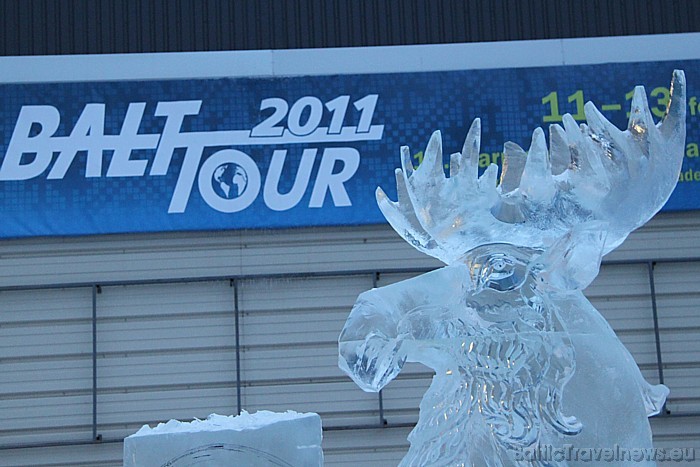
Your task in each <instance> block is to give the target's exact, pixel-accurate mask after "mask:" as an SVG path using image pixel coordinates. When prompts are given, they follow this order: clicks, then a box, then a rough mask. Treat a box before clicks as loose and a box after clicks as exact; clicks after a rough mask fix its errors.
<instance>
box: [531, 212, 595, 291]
mask: <svg viewBox="0 0 700 467" xmlns="http://www.w3.org/2000/svg"><path fill="white" fill-rule="evenodd" d="M606 225H607V224H606V223H604V222H598V221H593V222H586V223H583V224H578V225H577V226H575V227H573V228H572V229H571V230H569V231H568V232H567V233H566V234H565V235H564V236H563V237H561V238H559V240H557V241H556V242H554V244H553V245H552V246H550V247H549V248H547V250H545V252H544V253H542V255H541V256H540V257H539V258H537V259H536V260H535V263H536V264H537V267H538V268H540V273H539V276H540V281H541V282H542V283H543V284H546V285H547V286H549V287H552V288H554V289H560V290H582V289H585V288H586V287H588V285H589V284H590V283H591V282H593V279H595V278H596V276H597V275H598V271H599V270H600V261H601V259H602V257H603V248H604V246H605V237H606V232H607V229H606Z"/></svg>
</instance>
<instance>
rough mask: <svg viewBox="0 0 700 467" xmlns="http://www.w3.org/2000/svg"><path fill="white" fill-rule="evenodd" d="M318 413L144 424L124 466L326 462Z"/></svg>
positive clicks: (128, 444) (130, 442)
mask: <svg viewBox="0 0 700 467" xmlns="http://www.w3.org/2000/svg"><path fill="white" fill-rule="evenodd" d="M321 439H322V432H321V418H320V417H319V416H318V415H317V414H315V413H297V412H293V411H287V412H285V413H275V412H269V411H264V410H263V411H259V412H256V413H252V414H251V413H248V412H246V411H243V412H242V413H241V414H240V415H238V416H235V417H234V416H225V415H217V414H212V415H210V416H209V417H207V419H206V420H197V419H195V420H193V421H191V422H180V421H178V420H170V421H169V422H167V423H160V424H158V425H157V426H155V427H154V428H151V427H149V426H148V425H144V426H143V427H142V428H141V429H140V430H139V431H137V432H136V433H134V434H133V435H131V436H129V437H127V438H126V439H125V440H124V467H137V466H138V467H151V466H152V467H158V466H161V467H170V466H172V467H177V466H183V467H184V466H191V465H198V466H210V467H218V466H230V465H245V466H260V467H263V466H265V467H267V466H284V467H289V466H293V467H302V466H303V467H319V466H323V451H322V450H321Z"/></svg>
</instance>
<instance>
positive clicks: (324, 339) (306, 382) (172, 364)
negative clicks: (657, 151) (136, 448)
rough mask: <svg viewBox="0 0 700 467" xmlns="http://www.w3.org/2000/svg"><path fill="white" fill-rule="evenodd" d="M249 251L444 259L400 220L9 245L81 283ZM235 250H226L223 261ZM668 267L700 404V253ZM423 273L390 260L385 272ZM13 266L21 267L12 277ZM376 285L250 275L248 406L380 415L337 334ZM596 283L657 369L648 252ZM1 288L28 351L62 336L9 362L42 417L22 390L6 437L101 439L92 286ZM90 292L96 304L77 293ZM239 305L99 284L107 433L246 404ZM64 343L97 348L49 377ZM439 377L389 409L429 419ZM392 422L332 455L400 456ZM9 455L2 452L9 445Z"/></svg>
mask: <svg viewBox="0 0 700 467" xmlns="http://www.w3.org/2000/svg"><path fill="white" fill-rule="evenodd" d="M698 223H700V218H698V215H697V214H696V213H685V214H668V215H663V216H660V217H659V218H657V219H655V220H654V221H653V222H652V223H651V224H650V225H649V227H647V228H645V229H643V231H642V232H640V233H638V234H633V237H631V238H630V242H629V243H628V244H626V245H625V246H623V247H622V250H623V252H622V256H625V255H627V256H628V257H635V256H640V255H641V256H644V255H651V254H653V255H655V256H660V257H663V256H668V257H674V256H679V255H680V254H681V253H682V252H684V251H685V252H687V251H688V250H683V247H682V245H681V247H678V246H676V245H677V243H678V242H676V244H674V243H673V242H670V241H668V239H672V238H673V239H678V238H680V237H683V236H685V237H686V240H685V241H687V242H688V244H692V243H693V242H694V241H696V239H697V238H698V235H699V234H698V232H697V231H698V229H697V226H698ZM635 238H636V239H635ZM665 239H666V240H665ZM680 243H681V244H683V242H680ZM649 244H651V246H650V245H649ZM627 245H629V246H627ZM236 248H241V251H245V252H246V253H240V252H237V253H234V254H231V253H230V251H231V249H236ZM239 254H243V255H244V256H245V258H246V259H245V261H243V263H240V264H239V266H237V267H236V268H233V269H234V270H235V271H238V272H239V273H248V272H250V271H255V272H258V273H275V272H280V271H290V272H291V271H294V270H296V271H301V270H307V271H317V272H320V271H323V270H331V269H338V268H343V267H346V268H348V269H353V268H355V269H361V270H371V269H372V268H373V267H378V268H382V267H387V265H390V266H391V267H401V266H404V267H407V266H417V265H421V264H422V265H425V266H426V267H427V266H428V265H437V263H436V262H433V261H432V260H429V259H428V260H426V259H425V258H423V257H421V256H420V255H419V254H418V253H415V252H413V250H412V249H411V248H410V247H407V246H406V245H404V243H403V242H402V241H401V240H400V239H398V237H396V236H395V234H393V233H392V232H391V231H390V230H389V229H387V228H386V227H368V228H353V229H309V230H304V231H299V230H294V231H275V232H252V233H222V234H219V235H217V236H215V237H212V236H211V235H210V234H206V233H202V234H196V233H193V234H181V235H180V234H178V235H148V236H139V235H136V236H109V237H95V238H80V239H60V240H59V239H56V240H52V239H41V240H22V241H11V242H4V243H3V244H0V257H2V258H3V259H2V261H3V262H6V263H5V265H6V266H9V267H10V269H11V270H12V271H17V269H18V268H19V269H21V268H24V270H25V271H26V275H24V276H22V279H21V280H22V281H25V283H27V281H30V282H31V281H33V280H34V281H36V280H41V279H42V278H45V279H47V280H55V278H54V277H53V274H58V265H59V264H63V269H64V272H66V274H67V275H66V276H61V279H64V280H66V281H70V279H71V278H80V279H87V278H93V279H95V278H100V279H107V278H112V279H114V278H123V279H128V278H139V277H143V276H144V275H145V276H148V277H152V278H153V277H160V278H167V277H174V276H178V277H184V276H187V275H189V274H193V275H197V274H206V273H207V272H208V273H209V275H212V274H214V273H224V274H225V273H226V272H231V271H232V269H231V268H230V267H227V266H226V264H227V263H229V262H230V260H231V258H237V257H238V255H239ZM221 255H224V256H225V257H226V260H224V261H220V262H214V261H216V258H217V257H219V256H221ZM226 255H228V256H226ZM256 259H257V264H254V262H255V260H256ZM8 261H10V263H7V262H8ZM115 261H116V263H115V264H114V265H113V266H110V268H107V269H105V268H104V266H103V265H104V264H105V263H111V262H115ZM52 262H53V263H55V264H56V266H55V267H49V269H48V271H47V270H46V269H45V266H44V265H46V264H49V265H50V264H51V263H52ZM280 262H282V263H283V264H280ZM208 264H210V269H208V270H207V265H208ZM243 264H244V265H243ZM164 266H165V267H164ZM294 268H296V269H294ZM3 269H5V270H7V268H3ZM38 270H41V272H40V273H38V272H37V271H38ZM32 271H33V272H32ZM655 273H656V281H657V291H658V293H659V314H660V324H661V327H662V335H661V336H662V351H663V352H664V354H663V357H664V362H665V364H666V368H665V370H666V371H665V376H666V380H667V383H668V384H669V386H670V387H671V390H672V392H671V398H670V400H669V408H670V409H671V411H672V413H676V412H689V411H697V402H698V395H697V388H698V387H700V384H699V383H700V375H699V374H698V371H697V368H696V367H697V364H698V362H697V355H698V353H700V349H698V348H697V345H698V344H697V342H698V338H697V335H696V334H694V332H695V330H696V329H697V327H695V324H693V323H694V321H691V320H692V319H696V316H695V315H694V314H693V310H696V309H697V308H696V300H697V299H698V295H699V291H698V289H697V284H696V283H695V281H693V278H694V277H696V276H697V265H691V264H660V265H657V268H656V271H655ZM42 274H43V275H42ZM413 275H414V274H408V273H406V274H381V275H380V277H379V283H378V285H380V286H382V285H386V284H389V283H392V282H395V281H398V280H403V279H406V278H408V277H411V276H413ZM47 276H48V277H47ZM11 279H12V278H11V277H9V275H8V277H5V278H3V282H7V281H8V280H11ZM371 285H372V276H371V274H366V275H358V276H350V277H341V276H336V277H313V278H307V279H249V280H245V281H242V282H241V283H240V300H239V306H240V309H241V310H242V316H241V332H242V335H241V337H242V344H243V346H244V347H243V350H244V352H243V353H242V354H241V358H242V361H241V369H242V378H243V384H244V385H243V393H242V395H243V407H244V408H246V409H248V410H251V411H252V410H257V409H268V410H287V409H296V410H300V411H309V410H312V411H317V412H319V413H320V414H321V415H322V417H323V421H324V425H325V426H326V427H339V426H343V425H360V424H372V425H374V424H378V421H379V411H378V400H377V395H376V394H367V393H364V392H363V391H361V390H359V389H358V388H357V387H356V386H355V385H354V383H352V382H351V381H350V380H349V379H348V378H347V377H345V376H344V375H342V374H341V372H340V371H339V369H338V368H337V361H336V351H337V350H336V342H335V341H336V339H337V335H338V333H339V330H340V328H341V327H342V325H343V323H344V320H345V319H346V317H347V314H348V312H349V310H350V307H351V306H352V303H353V302H354V300H355V298H356V296H357V294H359V293H360V292H362V291H364V290H367V289H369V288H370V287H371ZM586 293H587V294H588V295H589V296H590V297H591V300H592V302H593V303H594V304H595V305H596V306H597V307H598V308H599V310H600V311H601V313H603V314H604V315H605V316H606V317H607V318H608V319H609V320H610V322H611V324H612V325H613V327H614V328H615V329H616V331H617V332H618V333H619V334H620V337H621V339H622V340H623V342H625V344H626V345H627V346H628V347H629V348H630V349H631V351H632V353H633V354H634V355H635V357H636V358H637V359H638V361H639V362H640V364H641V366H642V369H643V373H644V375H645V376H646V377H647V378H648V379H649V380H650V381H652V382H653V381H654V380H655V378H656V371H655V370H656V367H655V362H656V360H655V358H656V357H655V349H654V344H653V333H652V332H650V330H649V329H650V316H651V310H650V301H649V295H648V294H649V289H648V282H646V269H645V268H644V266H643V265H642V266H619V265H607V266H604V267H603V269H602V272H601V274H600V276H599V278H598V280H596V282H595V283H594V284H593V285H592V286H591V287H590V288H589V290H587V291H586ZM71 294H75V295H71ZM61 297H67V298H61ZM0 298H2V300H0V306H4V307H5V308H4V309H5V310H6V311H5V312H3V313H2V316H3V326H2V327H0V333H2V332H3V331H4V329H5V327H6V325H7V326H10V328H12V329H23V331H22V335H23V336H24V337H23V338H18V337H17V336H16V335H15V336H12V335H11V334H12V333H11V332H10V331H8V333H9V334H0V335H2V336H3V338H2V339H0V345H3V344H4V345H6V346H8V347H10V348H12V349H15V350H14V351H15V352H19V353H21V355H20V354H19V353H18V357H22V355H25V356H26V355H28V354H29V353H28V352H29V351H28V349H29V347H28V346H25V347H24V348H22V347H17V346H15V344H17V343H24V342H22V341H24V340H26V339H28V338H30V337H29V336H32V335H33V336H34V337H33V338H35V339H40V340H42V342H43V341H46V342H49V343H50V342H51V341H52V340H53V342H54V343H55V344H56V346H55V347H51V346H50V345H48V346H47V347H46V348H45V349H44V350H48V351H46V352H43V350H42V352H43V353H38V352H37V351H36V350H35V351H34V353H35V354H37V355H38V356H39V357H40V358H38V359H37V360H36V361H31V362H27V363H25V362H24V360H22V359H23V358H24V357H22V358H18V359H17V360H16V361H13V362H9V363H10V364H9V366H8V367H6V368H7V369H8V371H10V372H12V374H13V375H17V379H16V384H15V385H14V386H12V387H10V386H8V388H9V389H8V391H12V392H13V394H16V393H18V392H19V393H22V392H23V391H24V393H27V391H34V393H36V397H33V398H32V400H33V402H34V404H35V412H36V416H35V417H34V422H32V420H31V418H30V419H29V420H27V419H26V417H27V409H26V405H27V402H26V399H25V400H20V401H19V402H14V403H9V402H8V403H7V404H9V405H8V408H10V409H11V410H12V412H11V413H12V414H14V415H13V417H16V419H17V420H18V423H19V425H17V427H18V428H22V427H24V428H23V429H16V430H14V431H11V432H6V433H3V434H2V436H3V439H4V440H6V441H7V440H10V441H12V442H29V441H36V442H46V441H47V440H50V441H62V440H63V441H64V440H65V439H66V436H68V437H70V438H71V439H89V437H90V434H91V433H90V426H89V422H90V415H91V412H90V411H91V404H90V396H89V386H90V384H89V382H90V381H89V378H90V376H89V375H90V370H91V366H90V365H89V359H86V358H85V356H86V355H88V354H89V350H85V349H83V348H85V347H87V346H88V345H89V343H90V338H89V326H87V323H88V322H89V320H86V316H87V314H86V313H87V312H86V308H85V306H87V307H88V308H89V289H72V290H70V291H56V290H51V291H46V292H45V293H43V292H42V293H39V294H37V293H36V292H7V291H5V292H0ZM78 299H79V300H78ZM76 300H77V301H78V302H80V303H81V304H82V305H81V306H72V305H71V303H73V302H75V301H76ZM688 300H690V301H688ZM231 306H232V290H231V288H230V287H229V284H228V282H227V281H220V282H205V283H186V284H155V285H142V286H113V287H103V289H102V294H100V295H99V296H98V317H99V323H98V332H99V335H98V352H99V355H100V359H99V361H98V377H99V380H98V388H99V391H100V392H99V398H98V410H99V412H98V423H99V433H101V434H102V435H103V436H104V437H105V438H106V439H114V438H119V437H122V436H125V435H127V434H129V433H132V432H134V431H135V430H136V429H138V427H139V426H140V425H141V424H143V423H155V422H157V421H165V420H166V419H168V418H173V417H176V418H182V419H189V418H192V417H194V416H197V417H205V416H207V415H208V413H210V412H214V411H218V412H221V413H231V412H232V411H235V405H236V401H235V399H236V397H235V393H236V388H235V365H234V364H233V363H232V362H233V361H235V348H234V336H233V334H232V328H233V324H232V319H231V311H230V310H231V308H230V307H231ZM47 309H56V310H61V311H60V316H59V317H58V318H51V319H49V318H48V317H47V313H48V312H47V311H46V310H47ZM13 310H14V311H13ZM55 314H56V313H54V315H55ZM56 319H59V321H60V322H57V321H56ZM52 320H53V321H52ZM696 320H697V319H696ZM684 325H685V326H684ZM680 327H683V328H684V329H679V328H680ZM28 329H31V330H37V331H39V332H34V333H33V332H31V331H27V330H28ZM49 329H56V330H58V332H56V333H54V334H56V335H48V333H47V332H44V331H45V330H49ZM42 333H43V337H42ZM61 339H63V343H62V346H61V345H59V341H61ZM71 342H72V343H71ZM74 346H78V347H75V348H74ZM81 349H82V350H81ZM55 351H59V352H61V351H62V352H64V353H66V355H68V356H74V355H83V357H81V358H73V357H71V358H69V359H68V358H67V359H64V360H63V363H62V364H61V365H60V366H59V368H60V371H61V375H60V377H55V378H53V379H52V378H51V377H50V375H49V377H45V378H44V379H45V380H44V379H42V375H43V376H45V375H44V372H45V371H46V370H47V368H49V367H50V365H51V362H50V361H48V360H42V359H45V358H47V356H48V354H49V353H51V352H54V353H55ZM76 352H77V353H76ZM80 352H82V354H80ZM2 355H4V353H3V354H2ZM56 358H59V359H60V358H63V357H61V355H59V356H58V357H56ZM4 363H5V362H4V361H3V364H4ZM429 383H430V371H429V370H427V369H426V368H424V367H422V366H419V365H409V366H407V367H406V369H405V371H404V372H403V373H402V374H401V375H400V377H399V378H398V379H397V380H395V381H393V382H392V383H390V385H389V386H388V387H387V388H386V389H385V390H384V391H383V398H384V409H385V412H384V417H385V419H387V420H388V422H389V423H390V424H396V423H406V424H412V423H414V422H415V421H416V420H417V414H418V410H417V408H418V403H419V401H420V399H421V397H422V395H423V393H424V391H425V388H426V387H427V385H428V384H429ZM86 385H87V389H86ZM64 390H66V391H68V392H67V394H68V395H65V396H63V395H61V396H59V395H58V394H57V392H56V391H64ZM39 396H41V397H39ZM0 400H7V399H0ZM339 401H342V403H339ZM12 404H14V405H12ZM39 414H42V415H43V416H47V417H48V418H46V420H48V422H49V426H48V427H46V428H41V427H39V426H38V422H37V420H39ZM76 414H77V415H76ZM13 420H14V419H13ZM684 420H686V418H683V417H677V418H670V419H668V420H664V421H663V425H661V424H659V423H657V422H653V423H654V427H655V434H657V433H656V431H657V427H659V428H658V430H660V431H659V433H658V434H657V442H658V443H660V444H662V445H667V446H679V445H680V444H679V443H681V441H682V440H684V439H688V440H689V442H692V443H697V442H698V439H699V438H700V435H697V434H695V435H693V434H692V432H690V434H688V431H687V430H685V431H684V428H683V423H685V422H684ZM33 423H34V424H33ZM51 424H54V425H51ZM56 424H63V425H56ZM389 430H394V429H393V428H387V429H384V430H378V431H377V432H375V431H373V430H364V431H362V430H343V431H342V433H343V434H344V436H347V437H349V438H352V439H353V440H355V441H356V442H357V443H358V444H359V445H360V446H362V447H361V448H357V447H354V448H353V447H352V446H350V445H342V443H340V444H334V441H333V439H335V440H338V438H334V434H335V432H327V433H328V435H327V439H328V441H324V446H328V447H327V451H326V459H327V462H326V465H351V464H352V462H356V461H357V462H360V461H361V462H365V463H367V465H381V463H383V462H385V461H388V459H392V460H391V462H392V463H395V462H396V461H398V459H400V457H402V455H403V453H404V452H405V448H406V447H407V445H406V442H405V438H404V436H405V433H406V432H407V430H406V429H402V430H403V432H402V436H401V437H399V438H396V437H391V438H385V437H384V434H385V433H388V432H389ZM360 431H362V433H360V434H358V432H360ZM339 433H340V432H339ZM684 433H685V434H684ZM355 446H357V444H356V445H355ZM8 452H9V453H10V454H12V456H15V454H13V453H16V452H18V451H8ZM23 452H24V453H25V454H26V455H27V456H31V457H25V459H31V460H32V463H33V464H36V465H45V464H43V462H45V460H42V459H44V458H43V457H41V455H40V454H38V453H39V452H43V451H41V450H37V449H34V450H26V451H23ZM30 452H31V453H32V454H29V453H30ZM85 452H88V451H83V450H82V449H77V448H76V451H75V454H74V457H73V458H72V459H74V460H76V461H75V462H70V461H67V463H72V464H73V465H80V463H79V462H80V459H82V460H83V461H84V462H86V463H87V465H99V464H98V461H97V460H96V459H98V458H99V456H101V455H103V454H99V453H101V452H102V451H90V454H84V453H85ZM95 453H98V454H95ZM4 454H5V452H3V453H2V455H0V457H2V458H3V459H4V458H5V457H4ZM83 456H84V457H83ZM91 456H92V457H91ZM14 458H16V457H14ZM91 459H95V461H94V462H93V461H92V460H91ZM35 460H36V461H35ZM46 462H48V461H46ZM56 462H57V463H60V462H61V461H60V460H57V461H56ZM105 462H112V461H108V460H105ZM375 462H376V463H377V464H373V463H375ZM0 465H3V464H1V463H0ZM107 465H109V464H107ZM363 465H364V464H363Z"/></svg>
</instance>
